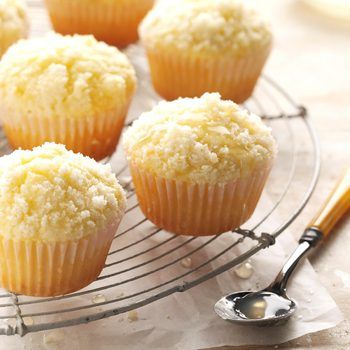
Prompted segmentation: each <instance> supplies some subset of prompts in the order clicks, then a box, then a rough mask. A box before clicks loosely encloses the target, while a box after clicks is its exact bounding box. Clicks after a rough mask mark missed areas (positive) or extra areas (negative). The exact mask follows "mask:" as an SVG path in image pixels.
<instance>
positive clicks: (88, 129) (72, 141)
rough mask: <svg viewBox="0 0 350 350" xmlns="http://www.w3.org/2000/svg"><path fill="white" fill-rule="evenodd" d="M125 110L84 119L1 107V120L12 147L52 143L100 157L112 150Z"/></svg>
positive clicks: (30, 147)
mask: <svg viewBox="0 0 350 350" xmlns="http://www.w3.org/2000/svg"><path fill="white" fill-rule="evenodd" d="M127 111H128V106H124V107H119V108H118V109H116V110H113V111H110V112H105V113H101V114H99V115H97V116H92V117H87V118H46V117H38V116H33V115H30V116H27V115H15V114H14V113H9V112H7V111H6V110H4V111H3V113H2V121H3V126H4V130H5V133H6V136H7V138H8V140H9V142H10V144H11V146H12V147H13V148H23V149H32V148H33V147H35V146H40V145H42V144H43V143H44V142H55V143H61V144H64V145H66V147H67V149H70V150H72V151H74V152H80V153H82V154H84V155H86V156H90V157H92V158H95V159H96V160H101V159H103V158H105V157H107V156H108V155H111V154H112V153H113V152H114V151H115V148H116V146H117V143H118V140H119V138H120V135H121V132H122V130H123V126H124V121H125V117H126V114H127Z"/></svg>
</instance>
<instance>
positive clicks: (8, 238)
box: [0, 143, 126, 296]
mask: <svg viewBox="0 0 350 350" xmlns="http://www.w3.org/2000/svg"><path fill="white" fill-rule="evenodd" d="M125 205H126V199H125V194H124V191H123V189H122V188H121V186H120V185H119V183H118V181H117V179H116V177H115V176H114V175H113V174H112V172H111V168H110V166H107V165H102V164H98V163H96V162H95V161H94V160H93V159H91V158H88V157H84V156H83V155H81V154H75V153H73V152H72V151H67V150H66V149H65V147H64V146H63V145H57V144H54V143H45V144H44V145H43V146H41V147H36V148H34V149H33V150H32V151H28V150H17V151H15V152H13V153H12V154H10V155H8V156H3V157H1V158H0V206H1V211H0V285H1V286H2V287H4V288H6V289H8V290H10V291H12V292H16V293H21V294H26V295H33V296H53V295H61V294H65V293H69V292H72V291H75V290H78V289H80V288H83V287H84V286H86V285H88V284H89V283H91V282H92V281H94V280H95V279H96V277H97V276H98V275H99V274H100V272H101V270H102V268H103V266H104V262H105V260H106V256H107V253H108V250H109V248H110V245H111V242H112V239H113V237H114V234H115V232H116V230H117V228H118V225H119V222H120V220H121V218H122V216H123V214H124V210H125Z"/></svg>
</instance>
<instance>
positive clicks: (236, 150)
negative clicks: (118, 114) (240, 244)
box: [123, 93, 276, 236]
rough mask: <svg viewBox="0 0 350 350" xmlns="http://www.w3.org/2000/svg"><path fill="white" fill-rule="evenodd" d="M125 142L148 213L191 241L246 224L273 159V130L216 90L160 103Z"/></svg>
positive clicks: (155, 220) (137, 192) (136, 182)
mask: <svg viewBox="0 0 350 350" xmlns="http://www.w3.org/2000/svg"><path fill="white" fill-rule="evenodd" d="M123 145H124V149H125V152H126V155H127V159H128V162H129V167H130V170H131V174H132V178H133V181H134V185H135V190H136V194H137V197H138V200H139V203H140V207H141V210H142V211H143V213H144V215H145V216H146V217H147V218H148V219H149V220H151V221H152V222H153V223H154V224H155V225H157V226H159V227H161V228H163V229H165V230H168V231H170V232H173V233H176V234H183V235H194V236H204V235H214V234H220V233H222V232H225V231H228V230H233V229H235V228H237V227H239V226H240V225H242V224H243V223H244V222H245V221H247V220H248V219H249V218H250V216H251V215H252V214H253V211H254V210H255V207H256V205H257V202H258V200H259V197H260V195H261V192H262V190H263V187H264V184H265V181H266V179H267V177H268V175H269V172H270V169H271V166H272V163H273V160H274V158H275V155H276V143H275V140H274V138H273V137H272V135H271V130H270V128H268V127H267V126H265V125H264V124H263V122H262V121H261V119H260V118H259V117H258V116H256V115H253V114H250V113H248V112H247V111H246V110H243V109H241V108H240V107H239V106H238V105H237V104H235V103H233V102H232V101H224V100H221V98H220V95H219V94H218V93H206V94H204V95H203V96H202V97H200V98H181V99H178V100H175V101H172V102H164V101H163V102H160V103H159V104H158V105H157V106H156V107H155V108H154V109H153V110H152V111H150V112H147V113H143V114H142V115H141V117H140V118H139V119H138V120H136V121H135V122H134V123H133V125H132V126H131V127H130V128H129V129H128V130H127V131H126V133H125V134H124V138H123Z"/></svg>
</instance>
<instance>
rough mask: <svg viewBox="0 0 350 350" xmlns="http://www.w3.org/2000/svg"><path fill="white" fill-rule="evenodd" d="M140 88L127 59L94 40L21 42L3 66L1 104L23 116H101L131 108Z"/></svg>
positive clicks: (84, 37)
mask: <svg viewBox="0 0 350 350" xmlns="http://www.w3.org/2000/svg"><path fill="white" fill-rule="evenodd" d="M135 84H136V78H135V71H134V68H133V67H132V65H131V64H130V62H129V61H128V59H127V57H126V56H125V55H124V54H122V53H121V52H120V51H119V50H118V49H117V48H115V47H112V46H109V45H107V44H105V43H103V42H98V41H97V40H95V39H94V37H93V36H90V35H73V36H62V35H60V34H55V33H49V34H47V35H46V36H44V37H41V38H33V39H28V40H21V41H19V42H18V43H16V44H15V45H13V46H12V47H11V48H10V49H9V50H8V51H7V52H6V54H5V55H4V56H3V58H2V60H1V61H0V101H1V102H2V104H3V105H5V106H6V109H9V110H12V109H13V111H14V112H15V113H17V114H25V115H36V116H39V117H42V118H51V117H64V118H83V117H90V116H94V115H98V114H99V113H101V112H106V111H110V110H113V109H115V108H116V107H117V106H118V105H119V104H123V103H125V102H127V101H128V99H129V98H130V96H131V95H132V94H133V92H134V89H135Z"/></svg>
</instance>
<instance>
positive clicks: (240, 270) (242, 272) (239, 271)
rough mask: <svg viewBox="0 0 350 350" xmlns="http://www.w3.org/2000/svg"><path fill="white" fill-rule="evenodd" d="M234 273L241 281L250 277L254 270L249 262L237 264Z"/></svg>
mask: <svg viewBox="0 0 350 350" xmlns="http://www.w3.org/2000/svg"><path fill="white" fill-rule="evenodd" d="M234 272H235V274H236V276H237V277H239V278H242V279H248V278H250V277H251V276H252V274H253V272H254V269H253V266H252V264H251V263H250V262H249V261H246V262H244V263H242V264H239V265H238V266H237V267H236V268H235V269H234Z"/></svg>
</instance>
